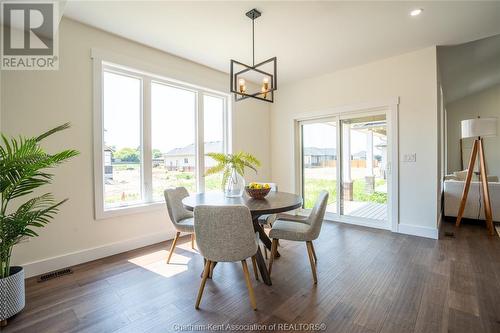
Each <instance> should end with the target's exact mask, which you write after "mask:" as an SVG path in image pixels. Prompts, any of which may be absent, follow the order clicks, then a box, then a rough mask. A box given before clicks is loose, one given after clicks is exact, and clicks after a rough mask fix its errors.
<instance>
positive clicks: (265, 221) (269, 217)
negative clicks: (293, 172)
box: [257, 182, 278, 259]
mask: <svg viewBox="0 0 500 333" xmlns="http://www.w3.org/2000/svg"><path fill="white" fill-rule="evenodd" d="M257 184H261V185H264V184H269V186H270V187H271V192H278V185H277V184H276V183H259V182H257ZM275 220H276V214H264V215H261V216H260V217H259V223H260V224H262V225H263V226H264V227H268V228H270V227H272V226H273V222H274V221H275ZM264 255H265V257H266V259H267V257H268V256H267V248H266V247H265V246H264Z"/></svg>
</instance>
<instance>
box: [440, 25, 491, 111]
mask: <svg viewBox="0 0 500 333" xmlns="http://www.w3.org/2000/svg"><path fill="white" fill-rule="evenodd" d="M438 59H439V72H440V73H441V84H442V87H443V93H444V96H445V100H446V103H451V102H454V101H456V100H459V99H461V98H464V97H467V96H469V95H473V94H477V93H478V92H480V91H483V90H486V89H488V88H490V87H493V86H495V85H498V84H500V35H497V36H493V37H489V38H484V39H481V40H477V41H474V42H470V43H465V44H460V45H454V46H443V47H439V48H438Z"/></svg>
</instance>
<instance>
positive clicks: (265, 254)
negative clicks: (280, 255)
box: [264, 245, 269, 260]
mask: <svg viewBox="0 0 500 333" xmlns="http://www.w3.org/2000/svg"><path fill="white" fill-rule="evenodd" d="M264 257H265V258H266V260H267V259H269V258H268V257H267V247H266V246H265V245H264Z"/></svg>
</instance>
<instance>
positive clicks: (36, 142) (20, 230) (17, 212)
mask: <svg viewBox="0 0 500 333" xmlns="http://www.w3.org/2000/svg"><path fill="white" fill-rule="evenodd" d="M67 128H69V124H64V125H61V126H58V127H56V128H53V129H51V130H49V131H47V132H45V133H43V134H41V135H39V136H37V137H32V138H24V137H19V138H13V137H11V138H7V137H6V136H5V135H3V134H2V138H1V143H0V290H1V291H2V292H1V293H0V305H1V306H0V325H1V326H4V325H6V324H7V319H8V318H10V317H11V316H13V315H14V314H16V313H18V312H19V311H21V310H22V309H23V308H24V303H25V300H24V270H23V268H22V267H19V266H11V264H10V258H11V255H12V249H13V247H14V245H16V244H17V243H19V241H20V240H21V239H22V238H23V237H36V236H38V234H37V233H36V232H35V229H36V228H41V227H43V226H45V225H46V224H47V223H49V222H50V221H51V220H52V219H53V218H54V216H55V214H56V213H57V212H58V210H59V206H61V205H62V204H63V203H64V202H65V201H66V200H67V199H64V200H62V201H56V200H55V199H54V197H53V195H52V194H50V193H45V194H41V195H38V196H33V195H32V193H33V191H34V190H36V189H38V188H39V187H41V186H43V185H46V184H50V183H51V182H52V178H53V175H52V174H51V173H49V172H48V170H47V169H50V168H54V167H55V166H57V165H59V164H61V163H62V162H64V161H66V160H68V159H69V158H72V157H74V156H76V155H78V152H77V151H75V150H64V151H61V152H58V153H55V154H48V153H47V152H45V151H44V150H43V148H42V147H41V146H40V143H41V141H42V140H43V139H45V138H47V137H49V136H51V135H53V134H55V133H57V132H60V131H62V130H65V129H67ZM26 197H29V198H26ZM22 198H26V199H24V200H23V199H22ZM14 201H15V202H14Z"/></svg>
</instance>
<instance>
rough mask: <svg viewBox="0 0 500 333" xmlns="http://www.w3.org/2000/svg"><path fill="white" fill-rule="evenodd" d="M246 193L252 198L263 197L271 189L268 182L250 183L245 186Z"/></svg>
mask: <svg viewBox="0 0 500 333" xmlns="http://www.w3.org/2000/svg"><path fill="white" fill-rule="evenodd" d="M245 191H246V192H247V194H248V195H249V196H250V197H252V198H254V199H264V198H265V197H266V195H268V194H269V191H271V186H270V185H269V184H259V183H250V184H248V185H247V186H245Z"/></svg>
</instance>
